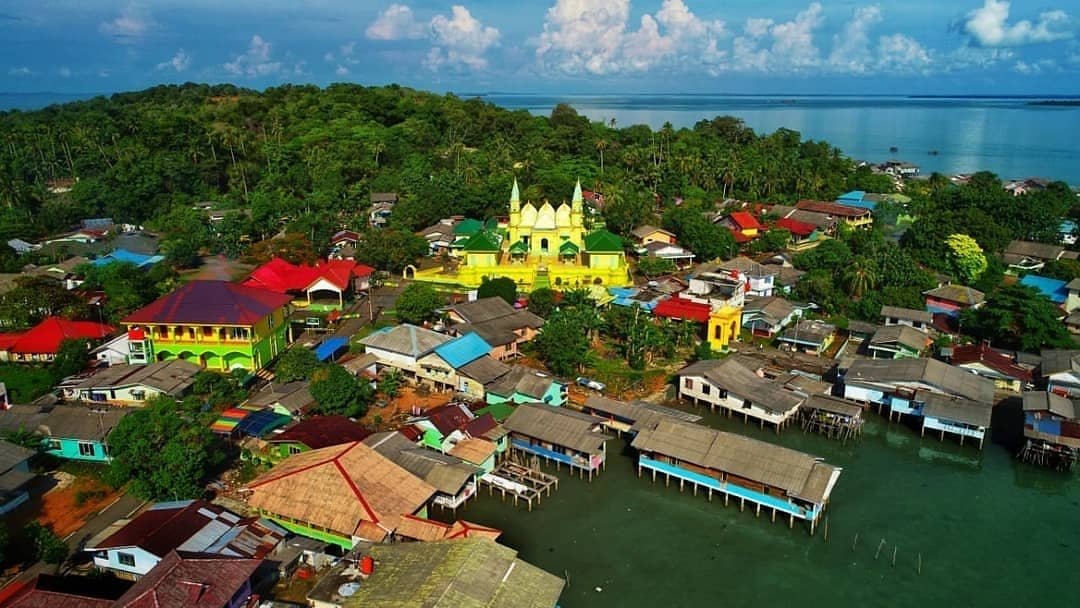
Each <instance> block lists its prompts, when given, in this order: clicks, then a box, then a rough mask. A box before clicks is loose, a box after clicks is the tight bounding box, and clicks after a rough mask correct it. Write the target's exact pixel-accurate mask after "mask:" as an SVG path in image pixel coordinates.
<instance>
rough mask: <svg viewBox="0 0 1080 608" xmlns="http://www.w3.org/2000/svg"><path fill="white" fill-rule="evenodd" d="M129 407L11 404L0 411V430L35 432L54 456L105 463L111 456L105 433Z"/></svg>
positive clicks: (129, 411)
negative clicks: (6, 408) (9, 407)
mask: <svg viewBox="0 0 1080 608" xmlns="http://www.w3.org/2000/svg"><path fill="white" fill-rule="evenodd" d="M133 411H134V410H133V409H130V408H122V407H109V406H99V407H87V406H85V405H64V404H56V405H50V406H45V407H39V406H35V405H13V406H11V409H9V410H6V411H2V412H0V431H5V432H28V433H35V434H37V435H39V436H40V437H41V441H42V447H43V448H44V451H45V453H47V454H50V455H52V456H56V457H57V458H63V459H65V460H81V461H84V462H100V463H107V462H109V461H110V460H112V458H111V457H110V456H109V446H108V444H107V442H106V440H107V438H108V436H109V433H110V432H112V430H113V429H114V428H116V425H117V424H119V423H120V420H121V419H122V418H123V417H124V416H127V415H128V414H130V413H131V412H133Z"/></svg>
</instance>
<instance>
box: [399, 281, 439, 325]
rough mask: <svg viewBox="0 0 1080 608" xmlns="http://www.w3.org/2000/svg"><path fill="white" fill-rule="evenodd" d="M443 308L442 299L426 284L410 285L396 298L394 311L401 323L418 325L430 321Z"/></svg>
mask: <svg viewBox="0 0 1080 608" xmlns="http://www.w3.org/2000/svg"><path fill="white" fill-rule="evenodd" d="M442 306H443V299H442V298H441V297H439V294H438V293H437V292H436V291H435V290H434V289H433V288H432V287H431V285H427V284H426V283H410V284H409V286H408V287H406V288H405V290H404V291H402V292H401V295H399V296H398V299H397V304H395V305H394V309H395V310H396V311H397V317H398V319H400V320H401V322H402V323H412V324H414V325H420V324H422V323H424V322H425V321H431V320H433V319H434V318H435V317H436V316H437V311H438V310H439V308H441V307H442Z"/></svg>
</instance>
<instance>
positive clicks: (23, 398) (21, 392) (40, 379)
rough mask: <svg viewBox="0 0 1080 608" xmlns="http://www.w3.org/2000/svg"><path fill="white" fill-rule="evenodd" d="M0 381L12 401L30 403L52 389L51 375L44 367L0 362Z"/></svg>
mask: <svg viewBox="0 0 1080 608" xmlns="http://www.w3.org/2000/svg"><path fill="white" fill-rule="evenodd" d="M0 382H3V383H4V384H5V385H7V390H8V399H9V400H10V401H11V402H12V403H30V402H31V401H33V400H34V399H37V398H38V397H40V396H42V395H44V394H45V393H47V392H49V391H50V390H51V389H52V387H53V376H52V373H51V372H50V371H49V370H48V368H45V367H37V366H33V365H17V364H15V363H0Z"/></svg>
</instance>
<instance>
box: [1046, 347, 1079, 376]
mask: <svg viewBox="0 0 1080 608" xmlns="http://www.w3.org/2000/svg"><path fill="white" fill-rule="evenodd" d="M1070 371H1071V372H1075V371H1080V350H1044V351H1042V374H1043V375H1044V376H1049V375H1051V374H1059V373H1061V372H1070Z"/></svg>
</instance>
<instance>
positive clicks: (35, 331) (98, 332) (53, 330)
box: [0, 317, 115, 361]
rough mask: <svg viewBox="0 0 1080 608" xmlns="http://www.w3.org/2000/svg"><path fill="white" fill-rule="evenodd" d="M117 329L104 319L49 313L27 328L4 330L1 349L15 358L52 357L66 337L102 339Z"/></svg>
mask: <svg viewBox="0 0 1080 608" xmlns="http://www.w3.org/2000/svg"><path fill="white" fill-rule="evenodd" d="M114 331H115V328H113V327H112V326H111V325H105V324H104V323H96V322H94V321H68V320H67V319H61V318H60V317H49V318H47V319H45V320H44V321H42V322H41V323H38V324H37V325H35V326H34V327H33V328H31V329H28V330H26V331H24V332H20V333H8V334H0V353H6V356H7V358H8V359H10V360H12V361H51V360H53V359H54V358H55V357H56V352H57V351H58V350H59V349H60V344H61V343H63V341H64V340H100V339H102V338H104V337H106V336H108V335H109V334H111V333H113V332H114ZM0 358H3V355H0Z"/></svg>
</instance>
